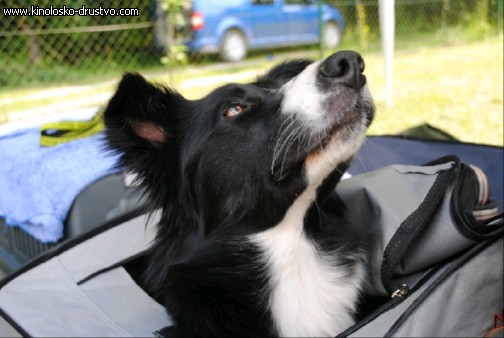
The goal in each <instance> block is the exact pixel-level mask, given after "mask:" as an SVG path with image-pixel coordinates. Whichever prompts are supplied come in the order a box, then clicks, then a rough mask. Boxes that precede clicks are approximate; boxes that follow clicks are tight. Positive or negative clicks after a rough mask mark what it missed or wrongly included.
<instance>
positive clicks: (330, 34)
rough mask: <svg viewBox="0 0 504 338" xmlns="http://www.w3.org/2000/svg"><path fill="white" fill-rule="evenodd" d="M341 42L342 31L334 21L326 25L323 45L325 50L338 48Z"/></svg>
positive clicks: (323, 33) (323, 32)
mask: <svg viewBox="0 0 504 338" xmlns="http://www.w3.org/2000/svg"><path fill="white" fill-rule="evenodd" d="M340 42H341V29H340V28H339V26H338V24H337V23H336V22H334V21H328V22H326V23H325V24H324V27H323V31H322V44H323V46H324V47H325V48H336V47H337V46H338V45H339V44H340Z"/></svg>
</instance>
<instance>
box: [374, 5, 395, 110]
mask: <svg viewBox="0 0 504 338" xmlns="http://www.w3.org/2000/svg"><path fill="white" fill-rule="evenodd" d="M394 5H395V0H379V2H378V6H379V16H380V33H381V41H382V49H383V56H384V59H385V88H386V104H387V107H391V106H392V90H393V88H392V83H393V80H394V79H393V76H394V73H393V67H394V39H395V9H394Z"/></svg>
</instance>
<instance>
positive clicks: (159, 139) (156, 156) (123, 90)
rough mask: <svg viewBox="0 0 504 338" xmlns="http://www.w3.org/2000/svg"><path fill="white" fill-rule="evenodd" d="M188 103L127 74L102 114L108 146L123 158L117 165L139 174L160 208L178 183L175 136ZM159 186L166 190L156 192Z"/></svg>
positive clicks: (180, 97) (168, 90)
mask: <svg viewBox="0 0 504 338" xmlns="http://www.w3.org/2000/svg"><path fill="white" fill-rule="evenodd" d="M187 102H188V101H187V100H185V99H184V98H183V97H182V96H181V95H180V94H178V93H176V92H174V91H172V90H170V89H168V88H165V87H161V86H157V85H154V84H152V83H149V82H148V81H147V80H145V79H144V78H143V77H142V76H140V75H138V74H126V75H124V77H123V78H122V80H121V82H120V83H119V85H118V87H117V91H116V93H115V94H114V95H113V97H112V98H111V99H110V101H109V104H108V106H107V108H106V109H105V112H104V114H103V118H104V122H105V126H106V128H105V138H106V141H107V143H108V144H107V147H108V148H109V149H110V150H111V151H113V152H115V153H117V154H119V155H120V157H119V162H118V166H119V167H120V168H121V169H126V170H128V171H132V172H135V173H137V174H138V176H137V177H138V179H139V180H140V181H141V182H143V184H144V186H146V187H147V188H148V190H149V191H150V193H151V195H152V196H155V198H156V199H157V201H155V202H156V203H154V204H156V205H158V206H159V204H160V203H163V199H164V197H165V196H164V195H166V196H168V195H170V193H171V190H172V189H173V188H174V184H175V183H174V182H176V175H177V162H178V149H177V147H178V145H177V144H178V143H179V142H177V139H178V137H179V136H177V134H176V133H177V131H180V129H181V128H178V124H179V122H178V121H179V119H180V116H182V115H181V114H182V112H183V111H184V105H185V104H187ZM159 182H164V184H159ZM172 185H173V186H172ZM158 186H163V187H164V188H163V190H162V191H157V190H156V189H159V187H158ZM157 202H159V203H157Z"/></svg>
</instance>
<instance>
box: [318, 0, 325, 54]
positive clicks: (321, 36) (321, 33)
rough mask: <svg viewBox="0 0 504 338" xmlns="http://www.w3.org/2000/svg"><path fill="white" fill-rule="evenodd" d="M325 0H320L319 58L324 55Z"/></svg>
mask: <svg viewBox="0 0 504 338" xmlns="http://www.w3.org/2000/svg"><path fill="white" fill-rule="evenodd" d="M323 5H324V0H319V1H318V15H319V59H322V58H323V57H324V18H323V15H322V14H323V13H322V6H323Z"/></svg>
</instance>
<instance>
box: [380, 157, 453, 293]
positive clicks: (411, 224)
mask: <svg viewBox="0 0 504 338" xmlns="http://www.w3.org/2000/svg"><path fill="white" fill-rule="evenodd" d="M449 161H452V162H453V165H452V166H451V167H450V168H448V169H446V170H444V171H442V172H440V173H439V175H438V176H437V177H436V180H435V181H434V184H433V185H432V187H431V188H430V189H429V191H428V193H427V195H426V197H425V199H424V200H423V202H422V203H421V204H420V206H419V207H418V208H417V209H416V210H415V211H413V212H412V213H411V214H410V215H409V216H408V217H407V218H406V219H405V220H404V221H403V222H402V223H401V225H400V226H399V228H398V229H397V231H396V232H395V234H394V235H393V236H392V238H391V240H390V241H389V243H388V244H387V246H386V247H385V251H384V253H383V261H382V264H381V266H380V277H381V281H382V283H383V286H384V287H385V290H386V291H387V292H388V293H389V294H391V295H393V294H397V293H398V292H399V294H401V293H404V292H407V290H405V289H404V288H405V286H403V285H392V284H393V283H392V277H393V272H394V269H395V267H396V266H397V264H399V262H400V261H401V259H402V258H403V257H404V255H405V254H406V252H407V250H408V248H409V247H410V246H411V244H412V243H413V241H414V240H415V238H416V237H417V236H418V235H419V234H420V233H421V232H422V230H423V229H424V228H425V226H426V225H427V224H429V221H430V219H431V217H432V216H433V215H434V214H435V210H436V208H437V207H438V206H439V204H440V202H441V200H442V199H443V197H444V195H445V193H446V191H447V189H448V187H449V186H450V183H451V182H452V181H453V178H454V177H455V172H456V169H457V167H459V166H460V161H459V159H458V158H457V157H455V156H448V157H443V158H441V159H439V160H438V161H436V162H440V163H446V162H449ZM431 164H432V163H431Z"/></svg>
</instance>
